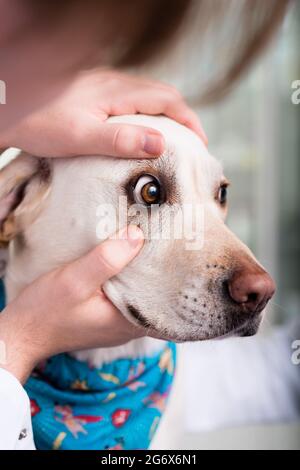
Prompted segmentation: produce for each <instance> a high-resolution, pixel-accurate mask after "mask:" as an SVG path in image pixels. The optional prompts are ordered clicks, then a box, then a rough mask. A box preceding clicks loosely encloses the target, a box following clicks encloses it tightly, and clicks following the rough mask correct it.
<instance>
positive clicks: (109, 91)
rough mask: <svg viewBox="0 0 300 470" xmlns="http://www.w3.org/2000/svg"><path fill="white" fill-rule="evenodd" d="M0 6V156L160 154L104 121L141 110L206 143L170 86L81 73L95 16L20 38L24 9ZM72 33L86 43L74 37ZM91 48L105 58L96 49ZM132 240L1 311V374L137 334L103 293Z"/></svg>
mask: <svg viewBox="0 0 300 470" xmlns="http://www.w3.org/2000/svg"><path fill="white" fill-rule="evenodd" d="M0 7H1V18H2V22H1V26H0V50H1V80H4V81H5V83H6V86H7V94H8V102H7V104H6V105H4V106H1V107H0V148H6V147H9V146H12V147H21V148H23V149H24V150H27V151H28V152H30V153H32V154H39V155H40V156H47V157H54V156H73V155H78V154H81V155H86V154H94V155H96V154H105V155H110V156H116V155H117V156H118V157H125V158H126V157H129V156H130V157H138V158H144V157H155V156H158V155H159V154H160V153H162V152H163V150H164V140H163V138H162V136H161V135H160V133H159V132H157V131H154V130H152V129H148V128H138V127H136V126H128V125H120V124H116V125H112V124H108V123H106V122H105V121H106V119H107V117H108V116H109V115H114V114H127V113H139V112H142V113H145V114H165V115H167V116H169V117H171V118H173V119H175V120H178V121H179V122H181V123H182V124H185V125H187V126H188V127H190V128H191V129H193V130H194V131H195V132H196V133H198V134H199V135H200V136H201V137H202V138H203V139H204V141H206V137H205V136H204V133H203V130H202V127H201V124H200V123H199V121H198V118H197V117H196V116H195V114H194V113H193V112H192V111H191V110H190V109H189V108H188V106H187V105H186V104H185V103H184V101H183V99H182V97H181V96H180V94H179V93H178V92H177V91H175V90H174V88H172V87H169V86H168V85H165V84H161V83H157V82H151V81H149V80H146V79H141V78H133V77H128V76H125V75H120V74H119V73H117V72H115V71H107V70H105V71H103V70H102V71H101V70H98V71H93V72H90V73H85V74H84V75H78V71H79V70H80V68H81V64H82V61H83V60H84V59H85V58H86V56H88V55H89V53H90V51H91V49H92V47H93V46H92V44H93V43H94V41H93V34H95V29H94V27H95V28H96V27H97V28H98V24H97V25H96V24H95V25H93V23H92V21H91V18H85V15H84V14H83V15H82V14H81V15H79V14H78V15H74V17H72V18H70V19H68V20H66V21H65V22H64V23H63V24H58V25H56V28H55V31H54V32H53V31H52V30H51V31H47V33H43V32H41V31H40V30H38V31H35V29H34V28H29V30H28V31H27V33H26V34H18V33H19V31H20V30H22V28H23V27H24V26H26V25H27V24H28V11H26V5H25V6H24V3H22V2H19V1H18V0H10V1H8V0H0ZM74 30H77V31H80V32H82V35H79V34H77V35H76V37H74V34H73V32H74ZM97 47H98V48H99V49H100V52H101V44H100V46H99V42H98V45H97ZM97 52H99V51H97ZM99 62H101V58H100V60H98V64H99ZM49 103H50V104H49ZM41 136H42V138H41ZM129 233H130V236H127V237H123V238H122V239H119V240H118V241H116V240H108V241H106V242H104V244H102V245H100V246H99V247H97V248H96V249H94V250H93V251H91V252H90V253H89V254H88V255H86V257H84V258H82V259H81V260H77V261H76V262H73V263H71V264H69V265H67V266H65V267H64V268H62V269H59V270H56V271H53V272H51V273H49V274H47V275H46V276H43V277H42V278H40V279H38V280H37V281H35V282H34V283H33V284H32V285H31V286H29V287H27V288H26V289H25V290H24V291H23V292H22V293H21V295H20V296H19V297H18V298H17V299H16V300H15V301H13V302H12V303H10V304H9V305H8V306H7V307H6V308H5V309H4V311H3V312H2V314H1V316H0V340H1V341H3V342H4V344H5V346H6V361H5V364H1V365H2V367H4V368H6V369H7V370H8V371H9V372H11V373H13V374H14V375H15V376H16V377H17V378H18V379H19V380H20V381H21V382H24V381H25V380H26V378H27V377H28V375H29V374H30V372H31V370H32V368H33V367H34V365H35V364H36V363H37V362H38V361H40V360H42V359H44V358H46V357H49V356H51V355H53V354H56V353H59V352H62V351H71V350H74V349H84V348H91V347H103V346H113V345H116V344H122V343H126V342H128V341H129V340H130V339H132V338H134V337H138V336H140V335H142V331H140V330H138V329H137V328H135V327H133V326H132V325H130V324H129V323H128V322H127V321H126V320H125V319H124V318H123V317H122V316H121V314H120V313H119V312H118V311H117V310H116V309H115V308H114V307H113V306H112V305H111V304H110V303H109V302H108V300H107V299H106V297H105V296H104V295H103V294H102V291H101V286H102V284H103V283H104V282H105V281H107V280H108V279H109V278H111V277H112V276H114V275H115V274H117V273H119V272H120V271H121V270H122V269H123V268H124V267H125V266H126V265H127V264H128V263H129V262H130V261H131V260H132V259H133V258H134V257H135V256H136V255H137V254H138V252H139V250H140V249H141V247H142V245H143V234H142V232H141V230H139V229H138V228H137V227H134V226H133V227H131V228H130V229H129ZM132 239H134V242H133V241H132ZM116 253H117V254H118V256H117V257H116ZM53 292H55V295H53ZM99 311H101V315H99ZM45 312H46V313H47V314H46V315H45Z"/></svg>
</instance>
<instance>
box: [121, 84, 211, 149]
mask: <svg viewBox="0 0 300 470" xmlns="http://www.w3.org/2000/svg"><path fill="white" fill-rule="evenodd" d="M124 105H126V106H128V104H127V103H123V106H124ZM130 106H131V112H130V113H129V114H135V113H141V114H149V115H159V114H164V115H165V116H167V117H169V118H171V119H174V120H175V121H177V122H179V123H180V124H183V125H184V126H186V127H188V128H189V129H191V130H193V131H194V132H195V133H196V134H198V135H199V137H200V138H201V139H202V140H203V142H204V144H205V145H207V144H208V139H207V136H206V134H205V132H204V129H203V127H202V125H201V122H200V119H199V118H198V116H197V114H196V113H195V112H194V111H193V110H192V109H191V108H190V107H189V106H188V105H187V104H186V103H185V101H184V100H183V99H182V98H181V97H180V95H178V96H176V95H174V92H173V91H171V92H170V91H166V90H165V91H163V90H160V91H159V92H158V91H157V90H154V89H152V90H151V91H149V92H148V93H147V94H146V95H145V94H143V95H141V94H140V93H137V94H136V96H135V97H131V102H130ZM121 111H122V110H121V109H118V114H123V113H122V112H121Z"/></svg>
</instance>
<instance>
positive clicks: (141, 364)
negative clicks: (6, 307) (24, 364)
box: [0, 283, 176, 450]
mask: <svg viewBox="0 0 300 470" xmlns="http://www.w3.org/2000/svg"><path fill="white" fill-rule="evenodd" d="M1 289H2V286H1V283H0V304H1V302H3V300H1ZM2 299H3V289H2ZM175 360H176V349H175V345H174V344H172V343H168V344H166V345H165V346H164V347H163V349H162V350H161V351H160V352H159V353H156V354H155V355H154V356H151V357H144V358H138V359H132V358H127V359H117V360H115V361H113V362H111V363H107V364H103V365H102V366H101V367H100V368H95V367H92V366H91V365H89V364H88V363H87V362H82V361H79V360H78V359H75V358H73V357H71V356H69V355H68V354H59V355H57V356H54V357H52V358H50V359H48V360H47V361H45V362H44V363H43V364H40V365H39V366H38V368H37V369H36V370H35V371H34V373H33V374H32V376H31V377H30V378H29V380H28V382H27V384H26V385H25V389H26V391H27V393H28V395H29V397H30V400H31V414H32V425H33V432H34V440H35V445H36V447H37V449H40V450H49V449H80V450H103V449H126V450H131V449H147V448H148V446H149V444H150V441H151V439H152V437H153V435H154V433H155V431H156V429H157V426H158V424H159V421H160V418H161V416H162V413H163V411H164V409H165V406H166V401H167V398H168V395H169V391H170V386H171V384H172V381H173V375H174V368H175Z"/></svg>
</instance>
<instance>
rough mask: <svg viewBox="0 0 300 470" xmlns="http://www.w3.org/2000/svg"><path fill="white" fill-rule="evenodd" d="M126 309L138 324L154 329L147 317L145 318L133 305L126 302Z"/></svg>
mask: <svg viewBox="0 0 300 470" xmlns="http://www.w3.org/2000/svg"><path fill="white" fill-rule="evenodd" d="M127 310H128V312H129V313H130V315H131V317H133V318H134V319H135V320H136V322H137V323H138V325H139V326H142V327H143V328H146V329H151V330H154V331H156V328H155V326H154V325H153V324H152V323H151V322H150V321H149V320H148V318H146V317H145V316H144V315H143V314H142V313H141V312H140V311H139V310H138V309H137V308H135V307H133V305H130V304H128V305H127Z"/></svg>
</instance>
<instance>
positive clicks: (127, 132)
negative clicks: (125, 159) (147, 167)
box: [113, 125, 139, 156]
mask: <svg viewBox="0 0 300 470" xmlns="http://www.w3.org/2000/svg"><path fill="white" fill-rule="evenodd" d="M138 148H139V133H138V132H135V131H133V129H131V128H129V127H128V126H124V125H123V126H120V127H119V128H118V129H117V130H116V132H115V135H114V138H113V149H114V152H115V154H116V155H126V156H127V155H130V154H131V153H133V152H134V151H136V150H138Z"/></svg>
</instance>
